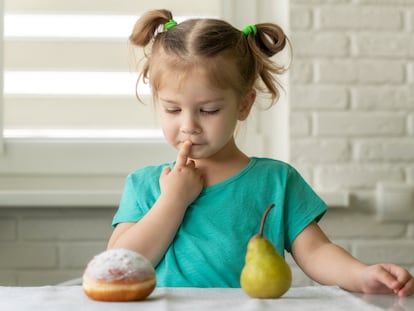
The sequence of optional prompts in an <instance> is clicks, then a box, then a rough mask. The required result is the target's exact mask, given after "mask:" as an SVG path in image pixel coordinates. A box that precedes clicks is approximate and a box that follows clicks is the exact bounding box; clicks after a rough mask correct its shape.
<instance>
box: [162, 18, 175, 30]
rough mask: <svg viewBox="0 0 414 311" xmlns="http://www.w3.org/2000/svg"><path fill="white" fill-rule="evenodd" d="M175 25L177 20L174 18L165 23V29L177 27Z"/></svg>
mask: <svg viewBox="0 0 414 311" xmlns="http://www.w3.org/2000/svg"><path fill="white" fill-rule="evenodd" d="M175 26H177V22H176V21H175V20H173V19H170V20H169V21H168V22H166V23H165V24H164V27H165V29H167V30H168V29H170V28H173V27H175Z"/></svg>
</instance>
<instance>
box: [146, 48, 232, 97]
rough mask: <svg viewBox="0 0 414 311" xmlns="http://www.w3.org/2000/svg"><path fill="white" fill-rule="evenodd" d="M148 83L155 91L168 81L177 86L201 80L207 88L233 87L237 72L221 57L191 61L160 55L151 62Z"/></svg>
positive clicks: (229, 62) (230, 63)
mask: <svg viewBox="0 0 414 311" xmlns="http://www.w3.org/2000/svg"><path fill="white" fill-rule="evenodd" d="M151 67H152V68H151V70H150V83H151V86H152V88H153V90H154V91H155V92H157V91H158V90H159V89H161V88H163V87H165V86H168V85H169V84H170V83H172V82H173V84H175V85H177V86H182V85H183V84H184V83H185V84H194V83H199V82H202V83H203V84H204V85H205V86H206V87H207V88H211V89H228V88H234V81H235V80H236V77H235V76H237V74H235V72H234V68H233V67H234V65H233V64H232V62H231V61H228V62H225V61H223V59H219V58H215V59H196V60H194V59H193V60H192V61H191V62H190V61H188V60H184V59H182V58H180V57H177V56H176V57H167V58H164V57H162V58H161V59H159V61H156V62H153V63H152V66H151Z"/></svg>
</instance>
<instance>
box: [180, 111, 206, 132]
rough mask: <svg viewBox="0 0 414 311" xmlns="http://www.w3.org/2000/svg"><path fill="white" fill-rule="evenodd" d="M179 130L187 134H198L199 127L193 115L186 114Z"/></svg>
mask: <svg viewBox="0 0 414 311" xmlns="http://www.w3.org/2000/svg"><path fill="white" fill-rule="evenodd" d="M181 132H182V133H183V134H187V135H194V134H200V133H201V128H200V127H199V125H198V123H197V121H196V120H195V118H194V117H193V116H186V117H185V119H184V120H183V123H182V125H181Z"/></svg>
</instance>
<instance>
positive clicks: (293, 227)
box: [284, 167, 328, 252]
mask: <svg viewBox="0 0 414 311" xmlns="http://www.w3.org/2000/svg"><path fill="white" fill-rule="evenodd" d="M327 208H328V207H327V205H326V204H325V202H324V201H323V200H322V199H321V198H320V197H319V196H318V195H317V194H316V193H315V191H314V190H313V189H312V188H311V187H310V186H309V184H308V183H307V182H306V181H305V180H304V179H303V177H302V176H301V175H300V174H299V173H298V172H297V171H296V170H295V169H294V168H293V167H290V169H289V173H288V176H287V179H286V193H285V211H284V212H285V213H284V218H285V219H284V223H285V248H286V250H287V251H289V252H290V251H291V248H292V244H293V241H294V240H295V238H296V237H297V236H298V235H299V233H300V232H302V230H303V229H305V228H306V227H307V226H308V225H309V224H310V223H311V222H313V221H316V222H318V221H319V220H320V219H321V218H322V216H323V215H324V214H325V212H326V210H327Z"/></svg>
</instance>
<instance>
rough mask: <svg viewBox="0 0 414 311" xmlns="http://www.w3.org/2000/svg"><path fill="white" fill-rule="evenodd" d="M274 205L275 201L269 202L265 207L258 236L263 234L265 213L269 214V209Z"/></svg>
mask: <svg viewBox="0 0 414 311" xmlns="http://www.w3.org/2000/svg"><path fill="white" fill-rule="evenodd" d="M274 206H275V203H272V204H270V205H269V206H268V207H267V209H266V210H265V212H264V214H263V217H262V222H261V224H260V231H259V236H263V230H264V225H265V222H266V218H267V215H268V214H269V212H270V210H271V209H272V208H273V207H274Z"/></svg>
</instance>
